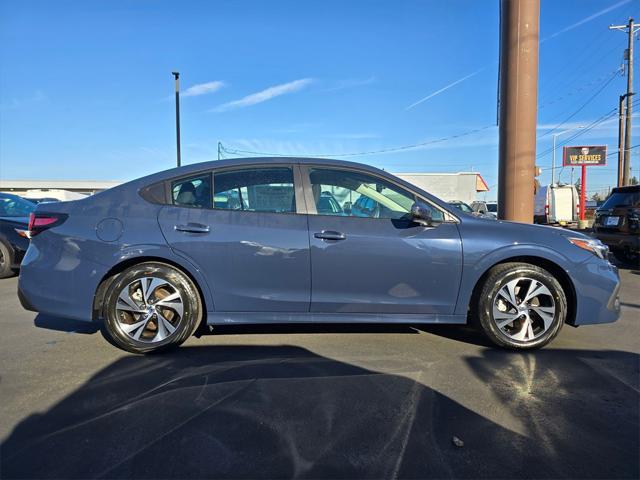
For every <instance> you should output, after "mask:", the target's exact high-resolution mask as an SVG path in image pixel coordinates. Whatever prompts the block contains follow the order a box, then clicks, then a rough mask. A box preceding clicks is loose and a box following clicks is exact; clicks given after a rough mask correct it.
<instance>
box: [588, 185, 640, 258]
mask: <svg viewBox="0 0 640 480" xmlns="http://www.w3.org/2000/svg"><path fill="white" fill-rule="evenodd" d="M593 231H594V233H595V236H596V238H598V239H599V240H600V241H601V242H602V243H604V244H606V245H607V246H608V247H609V249H610V250H611V252H612V253H613V254H614V255H615V257H616V258H617V259H618V260H620V261H621V262H623V263H626V264H628V265H630V266H633V267H639V266H640V185H632V186H629V187H618V188H614V189H613V190H611V195H610V196H609V198H607V200H606V201H605V202H604V203H603V204H602V205H601V206H600V207H599V208H598V209H597V210H596V214H595V221H594V224H593Z"/></svg>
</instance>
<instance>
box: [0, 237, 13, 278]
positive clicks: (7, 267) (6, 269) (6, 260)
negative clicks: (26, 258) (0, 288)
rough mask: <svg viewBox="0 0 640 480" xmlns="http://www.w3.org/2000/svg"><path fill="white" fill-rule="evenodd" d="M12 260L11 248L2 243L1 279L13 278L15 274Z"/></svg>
mask: <svg viewBox="0 0 640 480" xmlns="http://www.w3.org/2000/svg"><path fill="white" fill-rule="evenodd" d="M11 258H12V255H11V252H10V251H9V247H7V246H6V245H5V244H4V243H2V242H0V278H7V277H11V276H13V275H14V274H15V272H14V271H13V270H12V269H11Z"/></svg>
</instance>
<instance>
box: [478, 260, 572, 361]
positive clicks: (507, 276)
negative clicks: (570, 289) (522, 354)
mask: <svg viewBox="0 0 640 480" xmlns="http://www.w3.org/2000/svg"><path fill="white" fill-rule="evenodd" d="M514 280H518V282H517V283H516V287H515V288H516V289H518V294H516V295H515V296H516V300H517V301H516V303H519V302H520V301H521V300H524V298H526V297H525V295H526V294H527V292H524V293H521V292H520V290H521V289H522V288H527V285H532V284H535V282H534V281H536V282H539V283H540V284H542V285H544V286H545V287H546V288H547V291H548V292H549V293H550V295H546V294H545V295H544V296H543V295H540V298H541V299H542V300H539V299H538V297H537V296H536V297H534V298H533V299H532V300H531V301H532V302H537V304H535V307H534V308H532V309H529V310H526V315H527V317H526V318H523V317H522V316H521V317H518V318H517V319H515V320H514V321H513V323H511V324H506V326H505V327H504V330H502V329H501V328H499V327H498V324H497V323H496V322H497V320H494V313H493V312H494V304H495V302H498V303H500V302H502V304H504V305H506V307H503V308H507V309H510V310H507V311H509V312H511V311H512V312H514V313H508V315H518V312H519V310H518V309H517V308H512V307H511V305H510V303H509V302H505V301H504V298H502V297H501V296H499V295H500V294H499V292H500V290H501V289H502V288H503V287H505V286H507V284H508V283H510V282H512V281H514ZM529 280H532V281H529ZM514 291H515V289H514ZM551 299H552V301H551ZM541 301H543V302H544V301H548V302H551V303H549V305H552V307H549V306H546V307H545V305H543V304H540V302H541ZM476 302H477V306H476V309H475V310H474V311H475V312H477V313H476V314H477V316H478V320H479V323H480V327H481V330H482V331H483V333H484V334H485V335H486V336H487V338H488V339H489V340H490V341H491V342H492V343H494V344H495V345H498V346H500V347H504V348H509V349H513V350H529V349H534V348H540V347H543V346H544V345H546V344H548V343H549V342H550V341H551V340H553V339H554V338H555V337H556V336H557V335H558V333H559V332H560V330H561V329H562V325H563V324H564V322H565V319H566V316H567V297H566V295H565V293H564V290H563V288H562V286H561V285H560V282H558V280H557V279H556V278H555V277H554V276H553V275H552V274H551V273H550V272H548V271H547V270H545V269H543V268H540V267H538V266H535V265H531V264H528V263H516V262H513V263H503V264H500V265H496V266H495V267H493V268H492V269H491V270H490V271H489V273H488V275H487V277H486V280H485V281H484V284H483V285H482V286H481V291H480V293H479V295H478V296H477V297H476ZM521 305H522V308H523V309H524V308H526V305H525V303H524V302H523V303H521ZM540 307H544V308H553V309H554V312H553V319H552V320H551V321H549V322H544V320H543V317H542V316H540V314H539V313H538V312H539V311H540V310H541V308H540ZM532 310H533V312H532ZM523 312H525V310H523ZM498 313H500V312H498ZM529 318H530V319H531V320H529ZM525 320H526V321H530V323H531V325H535V328H537V329H538V330H539V331H538V332H534V331H533V327H532V328H531V333H534V335H533V337H532V338H530V339H524V340H520V339H517V340H516V339H514V338H512V337H511V336H510V334H509V333H508V332H507V330H509V331H510V332H513V333H512V334H516V332H518V331H522V330H520V326H524V325H525V323H524V322H525ZM507 321H508V320H507ZM518 322H519V323H518ZM547 325H548V326H547ZM545 328H546V330H545ZM511 329H513V330H511ZM516 336H517V335H516ZM529 336H531V335H529Z"/></svg>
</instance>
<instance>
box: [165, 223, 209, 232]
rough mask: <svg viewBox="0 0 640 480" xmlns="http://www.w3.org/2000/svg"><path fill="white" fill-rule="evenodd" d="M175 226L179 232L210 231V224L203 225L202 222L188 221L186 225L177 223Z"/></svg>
mask: <svg viewBox="0 0 640 480" xmlns="http://www.w3.org/2000/svg"><path fill="white" fill-rule="evenodd" d="M173 228H175V229H176V231H178V232H188V233H209V230H210V228H209V225H202V224H201V223H187V224H186V225H175V226H174V227H173Z"/></svg>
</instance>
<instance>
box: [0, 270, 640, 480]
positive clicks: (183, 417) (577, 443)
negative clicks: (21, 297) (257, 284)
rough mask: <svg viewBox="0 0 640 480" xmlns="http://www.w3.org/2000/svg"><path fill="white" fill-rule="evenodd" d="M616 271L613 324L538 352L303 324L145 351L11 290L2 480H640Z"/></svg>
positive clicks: (632, 274) (630, 282)
mask: <svg viewBox="0 0 640 480" xmlns="http://www.w3.org/2000/svg"><path fill="white" fill-rule="evenodd" d="M621 276H622V293H621V296H622V302H623V314H622V318H621V319H620V320H619V321H618V322H617V323H615V324H610V325H599V326H590V327H581V328H577V329H575V328H572V327H567V326H565V328H564V329H563V331H562V332H561V333H560V337H559V338H558V339H556V341H555V342H554V343H552V344H551V345H550V346H549V347H547V348H545V349H543V350H540V351H537V352H532V353H513V352H507V351H502V350H496V349H493V348H491V347H489V346H488V345H487V344H486V343H485V342H484V340H483V339H482V338H481V337H479V336H478V335H476V334H475V333H473V332H472V331H470V330H468V329H466V328H459V327H448V326H429V327H411V326H331V327H322V326H296V327H286V328H285V327H269V328H266V327H252V328H247V327H244V328H224V329H220V330H219V333H218V334H216V335H206V336H203V337H202V338H199V339H198V338H192V339H190V340H189V341H188V342H187V343H186V344H185V345H184V346H183V347H182V348H180V349H179V350H177V351H175V352H172V353H169V354H164V355H151V356H135V355H129V354H126V353H123V352H121V351H119V350H117V349H115V348H114V347H112V346H111V345H110V344H108V343H107V342H106V341H105V340H104V339H103V338H102V336H101V334H100V332H99V331H97V330H96V329H95V328H93V327H92V326H91V325H88V324H83V323H77V322H71V321H65V320H63V319H56V318H47V317H43V316H37V315H36V314H34V313H31V312H27V311H24V310H22V308H21V307H20V305H19V303H18V299H17V297H16V294H15V292H16V284H17V279H16V278H12V279H6V280H0V325H1V327H2V330H1V331H2V335H0V361H1V370H0V373H1V375H2V378H1V383H0V386H1V388H0V404H1V405H2V408H1V414H0V415H1V421H0V437H1V442H2V443H1V451H0V455H1V456H0V462H1V468H2V470H1V471H0V476H1V477H2V478H16V477H23V478H44V477H46V478H94V477H95V478H98V477H99V478H124V477H127V478H131V477H136V478H185V477H198V478H204V477H207V478H221V477H225V478H284V477H287V478H289V477H305V478H333V477H341V478H392V477H414V478H430V477H431V478H442V477H447V478H449V477H473V478H478V477H492V478H496V477H500V478H515V477H518V478H535V477H537V478H540V477H544V478H550V477H573V478H638V477H639V476H640V468H639V464H640V453H639V452H640V442H639V436H640V426H639V415H638V414H639V409H640V395H639V393H640V390H639V388H640V386H639V383H640V382H639V378H640V371H639V365H640V362H639V359H640V357H639V353H640V326H639V324H640V271H637V270H628V269H625V270H622V271H621ZM454 437H456V439H459V440H460V441H457V440H456V441H455V442H454ZM456 443H457V444H458V445H456Z"/></svg>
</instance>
